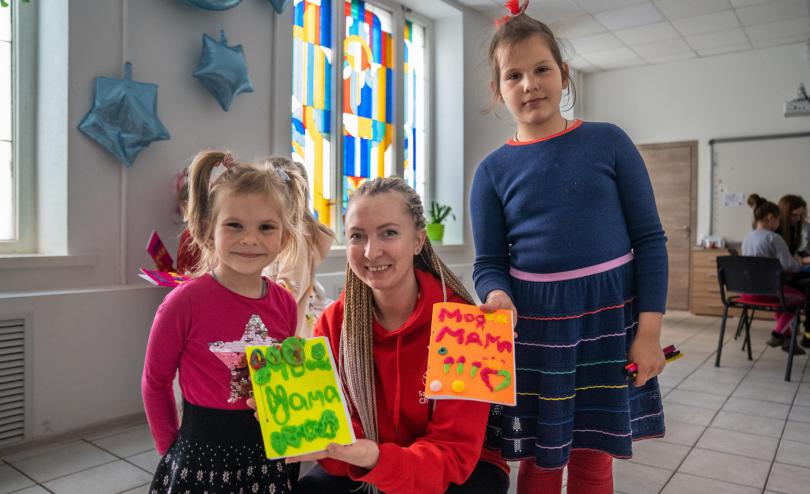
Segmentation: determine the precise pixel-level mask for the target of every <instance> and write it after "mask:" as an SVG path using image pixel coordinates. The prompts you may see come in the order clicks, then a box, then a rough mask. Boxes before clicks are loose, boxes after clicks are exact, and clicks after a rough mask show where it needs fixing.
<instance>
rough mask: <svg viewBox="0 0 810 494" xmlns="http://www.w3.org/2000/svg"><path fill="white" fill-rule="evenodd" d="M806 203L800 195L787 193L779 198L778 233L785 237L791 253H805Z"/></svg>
mask: <svg viewBox="0 0 810 494" xmlns="http://www.w3.org/2000/svg"><path fill="white" fill-rule="evenodd" d="M808 232H810V224H808V223H807V203H806V202H805V200H804V199H803V198H802V197H801V196H797V195H794V194H787V195H784V196H782V198H781V199H779V234H780V235H782V238H784V239H785V243H787V246H788V249H789V250H790V253H791V255H795V254H799V255H802V256H806V255H807V250H808V249H807V239H808Z"/></svg>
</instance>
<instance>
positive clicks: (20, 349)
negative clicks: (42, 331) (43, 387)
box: [0, 319, 25, 448]
mask: <svg viewBox="0 0 810 494" xmlns="http://www.w3.org/2000/svg"><path fill="white" fill-rule="evenodd" d="M24 438H25V323H24V321H23V320H22V319H9V320H0V448H2V447H5V446H10V445H12V444H14V443H17V442H20V441H22V440H23V439H24Z"/></svg>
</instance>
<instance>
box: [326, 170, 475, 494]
mask: <svg viewBox="0 0 810 494" xmlns="http://www.w3.org/2000/svg"><path fill="white" fill-rule="evenodd" d="M388 192H396V193H398V194H400V195H401V196H402V198H403V199H404V201H405V206H406V207H407V208H408V212H409V213H410V214H411V216H412V217H413V222H414V226H415V227H416V229H417V231H418V230H423V229H424V228H425V215H424V208H423V207H422V200H421V199H420V197H419V194H417V193H416V191H415V190H413V189H412V188H411V187H410V186H408V184H407V183H406V182H405V181H404V180H403V179H401V178H398V177H387V178H382V177H381V178H375V179H373V180H369V181H367V182H365V183H363V184H362V185H361V186H360V187H358V188H357V190H356V191H355V192H354V193H353V194H352V196H351V198H350V199H349V204H348V206H347V210H348V208H351V204H352V201H353V200H354V199H356V198H357V197H361V196H375V195H378V194H385V193H388ZM413 264H414V266H416V267H418V268H420V269H422V270H425V271H428V272H430V273H431V274H433V275H434V276H435V277H436V278H439V279H440V280H442V289H443V290H445V299H446V298H447V295H446V288H445V285H446V286H449V287H450V289H451V290H453V293H455V294H456V295H457V296H459V297H461V298H462V299H464V301H466V302H468V303H470V304H473V303H475V302H474V301H473V298H472V297H471V296H470V294H469V292H467V289H466V288H464V284H463V283H462V282H461V280H460V279H458V277H457V276H456V275H455V274H453V272H452V271H450V268H448V267H447V265H446V264H444V262H442V260H441V259H439V256H437V255H436V252H435V251H434V250H433V247H432V246H431V244H430V240H429V239H427V238H426V239H425V244H424V246H423V247H422V249H421V250H420V251H419V253H418V254H416V255H415V256H414V257H413ZM373 305H374V298H373V296H372V293H371V288H370V287H369V286H368V285H366V284H365V283H363V282H362V281H361V280H360V278H358V277H357V275H355V274H354V272H353V271H352V270H351V267H348V266H347V268H346V288H345V292H344V304H343V328H342V331H341V333H340V356H339V364H338V367H339V370H340V374H341V378H342V379H343V382H344V384H345V386H346V389H347V390H348V393H349V398H350V401H351V403H352V406H353V407H354V410H355V411H356V412H357V415H358V417H359V418H360V423H361V424H362V426H363V432H364V434H365V437H366V438H367V439H370V440H372V441H375V442H379V437H378V430H377V399H376V395H375V391H374V333H373V331H372V325H371V324H372V318H373ZM366 487H367V488H368V489H369V490H371V491H375V490H376V489H375V488H374V487H373V486H370V485H369V486H366Z"/></svg>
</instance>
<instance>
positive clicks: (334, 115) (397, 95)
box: [323, 0, 434, 245]
mask: <svg viewBox="0 0 810 494" xmlns="http://www.w3.org/2000/svg"><path fill="white" fill-rule="evenodd" d="M323 1H330V2H332V12H333V15H332V43H333V45H332V46H333V47H334V48H333V60H332V80H331V81H330V84H331V91H332V109H333V110H332V112H331V121H330V125H331V128H332V129H334V131H333V132H332V143H331V145H330V148H331V149H330V166H331V167H332V169H331V172H332V173H331V178H332V180H331V183H330V184H324V187H326V186H327V185H328V187H329V188H330V192H331V197H332V202H333V208H332V218H331V222H332V224H333V225H334V230H335V234H336V237H337V241H338V244H341V245H342V244H343V243H344V241H343V236H344V235H343V206H342V203H343V182H344V180H343V139H342V138H341V137H342V135H343V84H342V81H343V76H342V73H343V71H342V64H343V42H344V39H345V37H346V15H345V13H344V2H345V1H346V0H323ZM364 1H365V2H366V3H370V4H372V5H375V6H378V7H380V8H383V9H386V10H388V11H390V12H391V15H392V17H393V23H392V24H393V26H392V33H391V34H392V37H393V46H394V53H393V65H394V67H396V68H397V70H396V71H395V73H394V95H393V100H394V107H393V111H392V115H393V122H392V128H393V129H394V135H393V140H392V144H393V146H394V148H393V153H392V154H393V159H394V170H395V173H396V174H397V176H399V177H404V156H405V155H404V126H405V120H404V111H403V110H404V105H405V90H404V81H405V74H404V70H403V62H404V57H403V52H404V46H405V39H404V30H405V19H406V18H408V19H411V20H412V21H414V22H416V23H418V24H420V25H421V26H422V27H424V29H425V86H426V88H425V92H426V94H425V102H426V104H427V109H426V112H427V115H426V118H425V133H426V139H425V141H426V142H425V146H426V148H427V149H426V150H425V161H426V163H425V196H426V197H424V198H423V201H424V202H425V207H427V204H428V203H429V200H430V197H433V195H434V194H433V189H432V185H433V167H432V166H431V164H432V162H433V155H434V150H433V136H432V130H433V126H432V122H433V104H434V99H433V98H434V88H433V84H432V82H433V79H432V78H433V65H432V63H433V58H434V57H433V49H434V47H433V23H432V21H431V20H430V19H429V18H427V17H424V16H422V15H419V14H417V13H415V12H413V11H412V10H411V9H409V8H408V7H406V6H405V5H403V4H401V3H398V2H396V1H394V0H364Z"/></svg>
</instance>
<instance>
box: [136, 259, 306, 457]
mask: <svg viewBox="0 0 810 494" xmlns="http://www.w3.org/2000/svg"><path fill="white" fill-rule="evenodd" d="M265 282H266V283H267V294H266V295H265V296H264V297H262V298H260V299H252V298H248V297H244V296H242V295H239V294H237V293H235V292H232V291H230V290H228V289H227V288H225V287H224V286H222V285H220V284H219V282H217V281H216V280H215V279H214V278H212V277H211V275H209V274H206V275H204V276H202V277H200V278H197V279H194V280H191V281H188V282H186V283H184V284H183V285H181V286H179V287H177V288H175V289H173V290H172V291H171V292H170V293H169V294H168V295H167V296H166V298H165V299H164V300H163V303H162V304H161V305H160V307H159V308H158V310H157V313H156V314H155V320H154V322H153V323H152V330H151V332H150V334H149V343H148V344H147V347H146V360H145V362H144V366H143V378H142V380H141V393H142V395H143V404H144V408H145V409H146V417H147V419H148V420H149V428H150V429H151V431H152V437H153V438H154V440H155V446H156V447H157V451H158V453H159V454H161V455H162V454H164V453H165V452H166V450H168V449H169V447H170V446H171V445H172V444H173V443H174V440H175V439H176V438H177V431H178V429H179V421H178V417H177V412H176V410H177V404H176V403H175V399H174V392H173V389H172V383H173V381H174V376H175V374H176V372H177V371H178V370H179V371H180V389H181V391H182V393H183V398H184V399H185V400H186V401H188V402H190V403H192V404H194V405H198V406H203V407H208V408H217V409H221V410H245V409H247V405H245V401H244V400H240V401H238V402H237V403H228V396H229V394H230V386H229V383H230V371H229V370H228V368H227V367H226V366H225V364H223V363H222V362H221V361H220V360H219V359H218V358H217V357H216V356H215V355H214V353H212V352H211V351H210V350H209V349H208V345H209V343H213V342H215V341H226V342H227V341H235V340H239V339H241V338H242V335H243V334H244V332H245V326H246V325H247V323H248V321H249V320H250V317H251V316H252V315H253V314H258V315H259V317H260V318H261V319H262V321H263V322H264V324H265V326H266V327H267V332H268V335H269V336H271V337H273V338H276V339H279V340H283V339H284V338H286V337H288V336H292V335H294V334H295V327H296V305H295V300H293V298H292V296H290V294H289V292H288V291H287V290H285V289H283V288H282V287H280V286H278V285H276V284H275V283H273V282H271V281H269V280H265Z"/></svg>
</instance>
